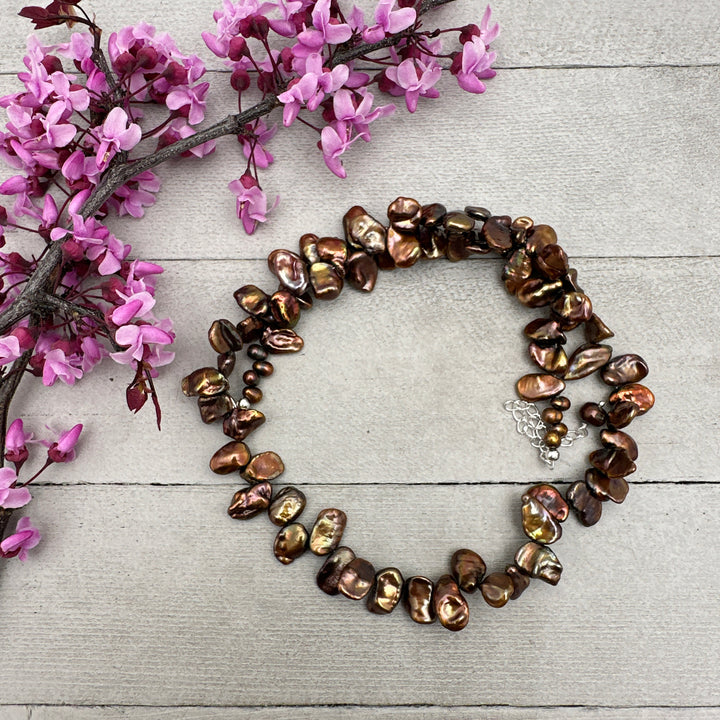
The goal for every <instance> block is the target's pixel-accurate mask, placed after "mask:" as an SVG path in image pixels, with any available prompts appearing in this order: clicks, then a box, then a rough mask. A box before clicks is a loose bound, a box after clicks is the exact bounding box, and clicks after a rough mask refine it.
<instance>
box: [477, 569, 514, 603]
mask: <svg viewBox="0 0 720 720" xmlns="http://www.w3.org/2000/svg"><path fill="white" fill-rule="evenodd" d="M480 592H481V593H482V596H483V598H484V599H485V602H486V603H487V604H488V605H489V606H490V607H495V608H500V607H502V606H503V605H506V604H507V602H508V600H510V598H511V597H512V596H513V593H514V592H515V586H514V585H513V581H512V578H510V576H509V575H506V574H505V573H503V572H494V573H490V575H488V576H487V577H486V578H485V579H484V580H483V581H482V583H481V584H480Z"/></svg>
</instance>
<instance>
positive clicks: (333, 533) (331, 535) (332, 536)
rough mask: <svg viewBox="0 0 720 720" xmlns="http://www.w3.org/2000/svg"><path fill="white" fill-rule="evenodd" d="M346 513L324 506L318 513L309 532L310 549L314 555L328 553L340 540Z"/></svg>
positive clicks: (345, 521) (343, 530) (345, 522)
mask: <svg viewBox="0 0 720 720" xmlns="http://www.w3.org/2000/svg"><path fill="white" fill-rule="evenodd" d="M346 524H347V515H345V513H344V512H343V511H342V510H338V509H337V508H326V509H325V510H321V511H320V512H319V513H318V516H317V519H316V520H315V524H314V525H313V528H312V532H311V533H310V549H311V550H312V551H313V552H314V553H315V554H316V555H328V554H329V553H331V552H332V551H333V550H334V549H335V548H336V547H337V546H338V545H339V544H340V540H342V536H343V533H344V532H345V525H346Z"/></svg>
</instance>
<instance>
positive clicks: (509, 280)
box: [502, 248, 532, 295]
mask: <svg viewBox="0 0 720 720" xmlns="http://www.w3.org/2000/svg"><path fill="white" fill-rule="evenodd" d="M531 275H532V262H531V261H530V256H529V255H528V254H527V252H525V250H523V249H522V248H520V249H518V250H516V251H515V252H514V253H513V254H512V255H511V256H510V258H509V259H508V261H507V262H506V263H505V266H504V267H503V273H502V279H503V282H504V283H505V288H506V289H507V291H508V292H509V293H511V294H512V295H514V294H515V293H516V292H517V291H518V290H519V289H520V288H521V287H522V286H523V284H524V283H525V281H526V280H527V279H528V278H529V277H530V276H531Z"/></svg>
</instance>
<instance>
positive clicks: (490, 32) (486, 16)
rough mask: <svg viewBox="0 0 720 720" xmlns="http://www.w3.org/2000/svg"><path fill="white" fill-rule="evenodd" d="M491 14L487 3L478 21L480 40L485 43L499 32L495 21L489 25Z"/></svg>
mask: <svg viewBox="0 0 720 720" xmlns="http://www.w3.org/2000/svg"><path fill="white" fill-rule="evenodd" d="M491 14H492V10H491V9H490V6H489V5H488V6H487V7H486V8H485V12H484V13H483V16H482V20H481V21H480V40H482V41H483V42H484V43H485V45H489V44H490V43H491V42H492V41H493V40H494V39H495V38H496V37H497V36H498V35H499V34H500V26H499V25H498V24H497V23H495V24H494V25H493V26H492V27H490V15H491Z"/></svg>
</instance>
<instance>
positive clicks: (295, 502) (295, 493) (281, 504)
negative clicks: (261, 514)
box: [268, 485, 306, 526]
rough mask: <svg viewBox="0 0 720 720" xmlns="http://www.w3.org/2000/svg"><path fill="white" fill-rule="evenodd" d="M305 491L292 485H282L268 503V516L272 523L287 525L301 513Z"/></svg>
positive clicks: (304, 500)
mask: <svg viewBox="0 0 720 720" xmlns="http://www.w3.org/2000/svg"><path fill="white" fill-rule="evenodd" d="M305 503H306V498H305V493H303V492H302V491H301V490H298V489H297V488H296V487H293V486H292V485H288V486H287V487H284V488H283V489H282V490H281V491H280V492H279V493H278V494H277V495H276V496H275V497H274V499H273V501H272V502H271V503H270V507H269V508H268V517H269V518H270V522H271V523H272V524H273V525H280V526H283V525H287V524H288V523H291V522H293V521H294V520H296V519H297V518H298V517H300V515H301V514H302V511H303V510H304V509H305Z"/></svg>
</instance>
